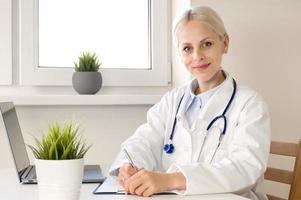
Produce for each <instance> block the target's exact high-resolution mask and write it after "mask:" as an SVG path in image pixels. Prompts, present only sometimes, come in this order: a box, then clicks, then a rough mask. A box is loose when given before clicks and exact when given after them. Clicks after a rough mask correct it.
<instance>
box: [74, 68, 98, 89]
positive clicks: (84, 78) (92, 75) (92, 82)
mask: <svg viewBox="0 0 301 200" xmlns="http://www.w3.org/2000/svg"><path fill="white" fill-rule="evenodd" d="M72 85H73V88H74V90H75V91H76V92H78V93H79V94H95V93H97V92H98V91H99V90H100V88H101V85H102V76H101V73H100V72H74V73H73V76H72Z"/></svg>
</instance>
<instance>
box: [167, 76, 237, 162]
mask: <svg viewBox="0 0 301 200" xmlns="http://www.w3.org/2000/svg"><path fill="white" fill-rule="evenodd" d="M232 82H233V92H232V95H231V97H230V100H229V102H228V104H227V105H226V107H225V109H224V111H223V113H222V114H221V115H219V116H216V117H215V118H213V120H211V122H210V123H209V124H208V126H207V129H206V130H207V131H209V129H210V128H211V127H212V126H213V124H214V123H215V122H216V121H217V120H219V119H223V122H224V127H223V130H222V131H221V133H220V136H219V142H218V145H217V147H216V148H215V150H214V153H213V156H212V157H211V160H210V163H211V162H212V160H213V158H214V156H215V154H216V152H217V149H218V148H219V146H220V144H221V141H222V139H223V137H224V135H225V134H226V130H227V117H226V113H227V111H228V109H229V107H230V106H231V104H232V102H233V100H234V97H235V94H236V89H237V84H236V81H235V80H234V79H233V78H232ZM184 95H185V93H184V94H183V95H182V97H181V99H180V101H179V104H178V107H177V110H176V114H175V118H174V121H173V126H172V130H171V134H170V137H169V141H168V144H165V145H164V148H163V149H164V151H165V152H166V153H167V154H171V153H173V151H174V146H173V144H172V140H173V137H174V132H175V128H176V125H177V114H178V111H179V108H180V106H181V103H182V100H183V98H184ZM206 139H207V134H206V135H205V138H204V141H203V144H202V146H201V150H200V153H199V157H200V154H201V153H202V151H203V147H204V144H205V142H206ZM199 157H198V160H199Z"/></svg>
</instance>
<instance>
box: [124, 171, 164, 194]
mask: <svg viewBox="0 0 301 200" xmlns="http://www.w3.org/2000/svg"><path fill="white" fill-rule="evenodd" d="M169 183H170V182H169V174H166V173H160V172H152V171H148V170H145V169H141V170H139V171H138V172H137V173H136V174H134V175H133V176H131V177H130V178H129V179H127V180H126V181H125V184H124V185H125V190H126V191H127V192H128V193H131V194H135V195H138V196H151V195H153V194H154V193H159V192H164V191H168V190H169V185H170V184H169Z"/></svg>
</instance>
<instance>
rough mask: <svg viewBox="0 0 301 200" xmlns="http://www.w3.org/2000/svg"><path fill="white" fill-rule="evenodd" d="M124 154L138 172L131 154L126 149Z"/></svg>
mask: <svg viewBox="0 0 301 200" xmlns="http://www.w3.org/2000/svg"><path fill="white" fill-rule="evenodd" d="M123 152H124V154H125V156H126V158H127V159H128V160H129V161H130V164H131V165H132V167H133V168H134V169H136V170H138V168H137V167H136V165H135V164H134V162H133V160H132V158H131V157H130V154H129V153H128V151H127V150H126V149H125V148H124V149H123Z"/></svg>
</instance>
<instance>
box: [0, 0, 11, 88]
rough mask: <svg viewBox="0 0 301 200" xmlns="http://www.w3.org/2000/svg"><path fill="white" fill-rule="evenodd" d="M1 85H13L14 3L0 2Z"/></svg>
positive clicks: (7, 0)
mask: <svg viewBox="0 0 301 200" xmlns="http://www.w3.org/2000/svg"><path fill="white" fill-rule="evenodd" d="M0 24H1V31H0V44H1V45H0V60H1V73H0V85H11V84H12V2H11V0H2V1H0Z"/></svg>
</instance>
